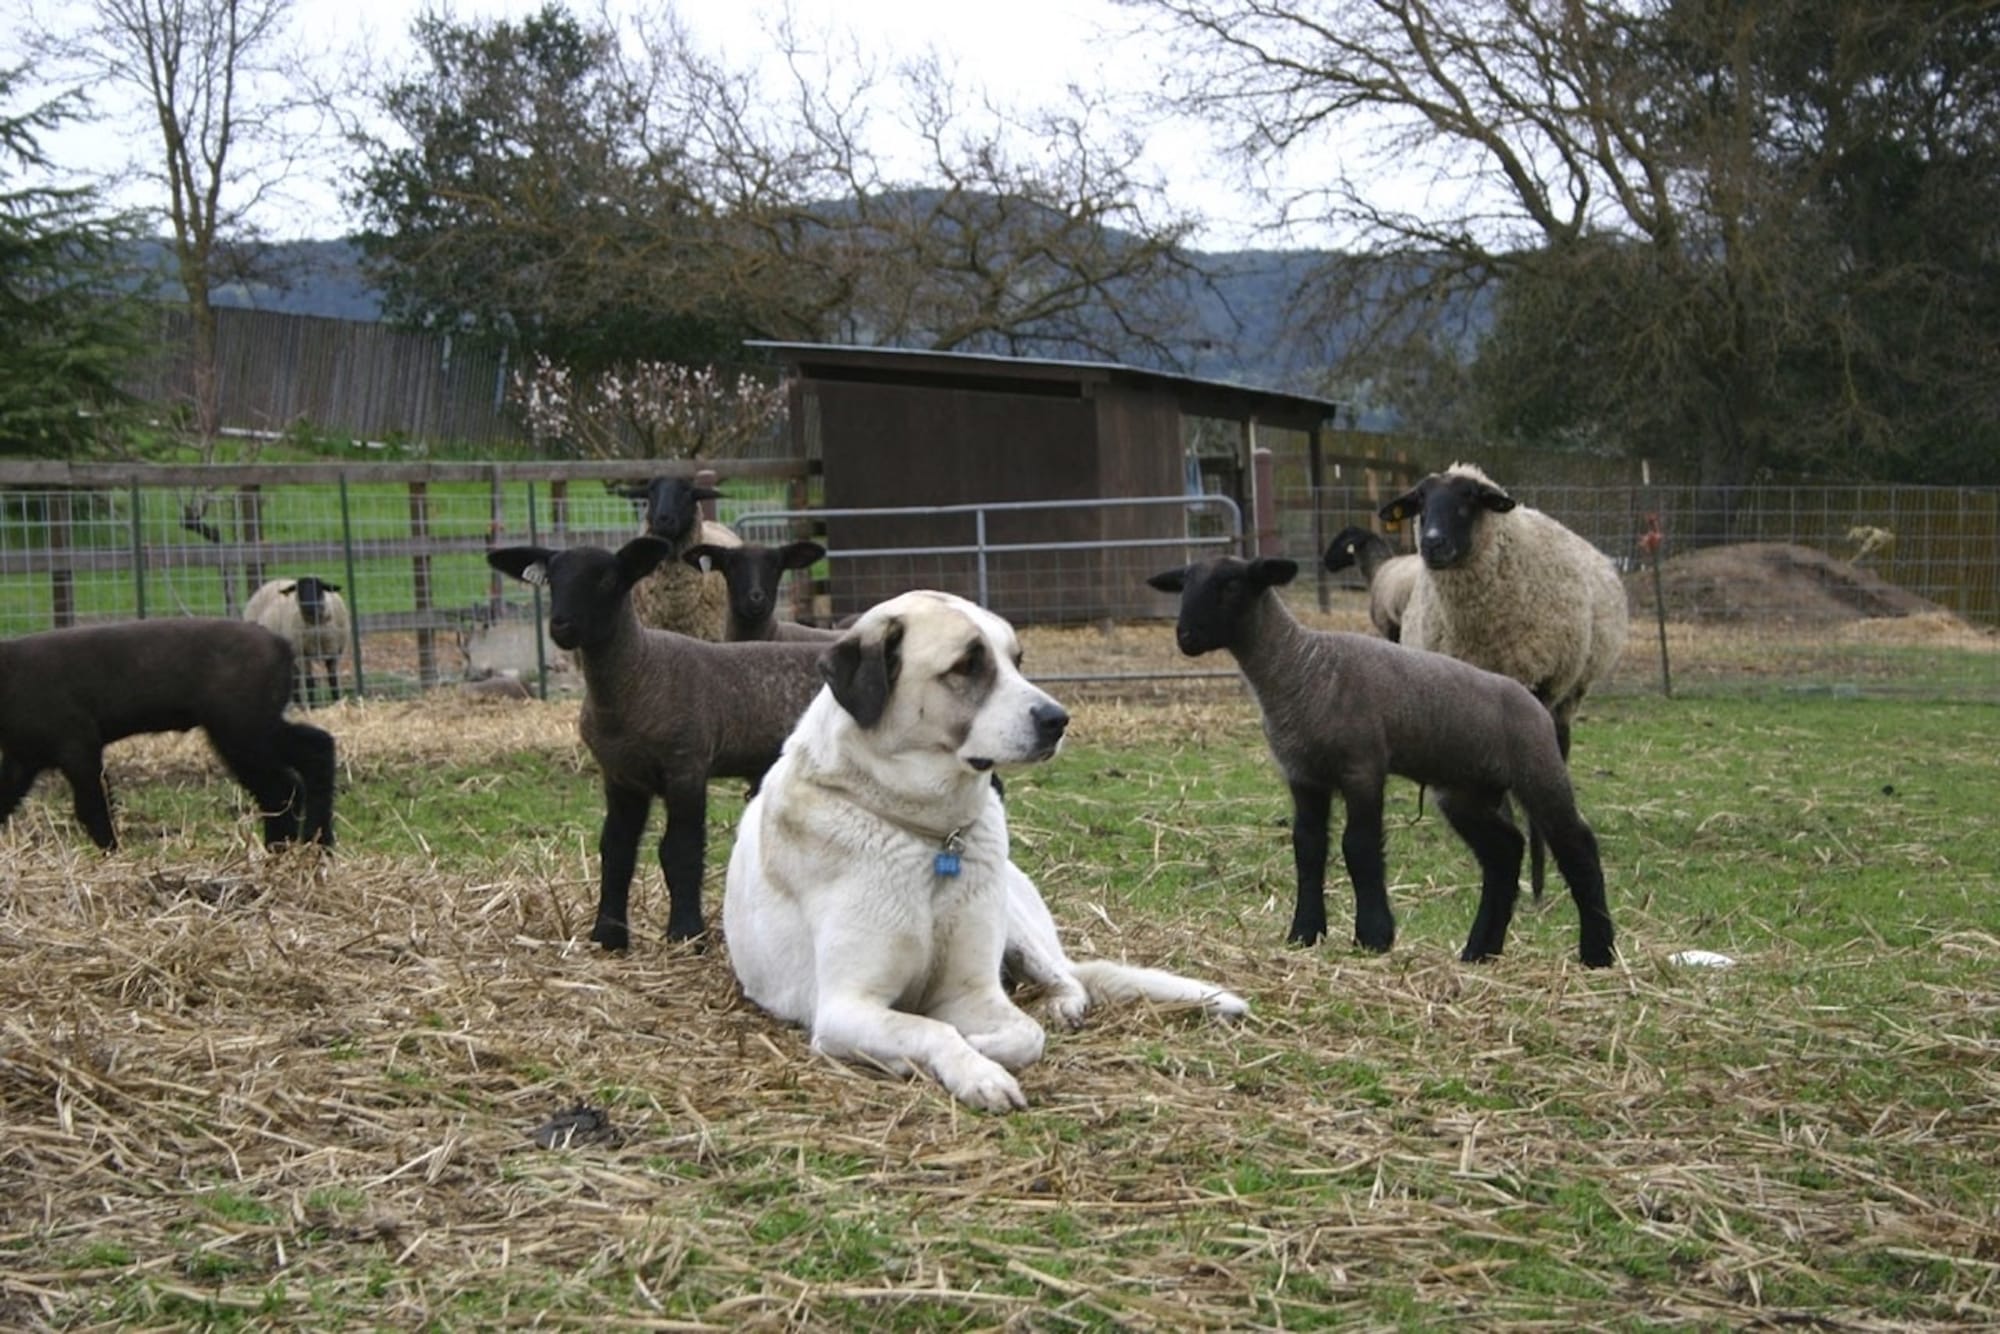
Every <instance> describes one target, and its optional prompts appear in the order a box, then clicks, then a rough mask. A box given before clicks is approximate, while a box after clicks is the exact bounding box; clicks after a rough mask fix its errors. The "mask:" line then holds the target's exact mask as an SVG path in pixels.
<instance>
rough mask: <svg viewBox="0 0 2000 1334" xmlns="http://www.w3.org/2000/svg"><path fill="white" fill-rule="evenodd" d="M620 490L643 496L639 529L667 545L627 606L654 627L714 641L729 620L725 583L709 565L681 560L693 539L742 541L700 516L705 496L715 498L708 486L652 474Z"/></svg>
mask: <svg viewBox="0 0 2000 1334" xmlns="http://www.w3.org/2000/svg"><path fill="white" fill-rule="evenodd" d="M621 494H622V495H625V496H627V497H630V498H631V499H634V500H639V499H643V500H644V501H645V502H646V523H645V527H644V528H643V529H642V530H641V531H642V532H645V533H648V534H650V535H652V536H653V537H657V538H659V539H660V540H661V541H662V542H665V543H666V544H667V545H668V547H670V548H671V551H670V553H669V557H668V559H666V560H664V561H662V562H661V563H660V567H659V569H657V570H655V571H654V572H653V574H652V575H651V577H649V578H647V579H645V580H643V581H641V582H640V584H639V585H638V586H637V587H635V588H634V589H633V590H632V607H633V610H634V611H636V612H637V613H638V616H639V624H641V625H643V626H646V627H648V628H649V629H653V630H673V631H675V632H677V633H679V634H684V635H692V636H693V637H694V638H696V639H706V640H709V641H710V642H719V641H720V640H722V639H723V638H725V637H726V635H727V632H728V625H729V585H728V583H727V582H726V581H725V580H724V579H723V577H722V576H721V575H720V574H718V573H714V572H712V571H703V570H701V569H699V568H690V567H689V566H687V565H685V564H683V563H682V561H681V559H680V558H681V557H682V556H683V555H685V554H686V553H687V551H688V549H689V548H691V547H694V546H696V545H703V544H705V545H708V546H715V547H734V546H741V545H742V543H743V539H742V538H740V537H738V536H737V535H736V533H735V532H734V531H733V530H732V529H730V528H729V527H728V526H727V525H724V524H719V523H716V522H715V521H714V520H712V519H704V518H703V517H702V515H701V506H702V503H703V502H705V501H710V500H720V499H721V498H722V493H721V492H720V491H717V490H715V489H714V488H713V487H707V486H696V485H695V484H694V483H692V482H690V481H688V480H687V479H686V478H684V477H656V478H654V479H653V480H652V481H650V482H648V483H646V484H645V485H643V486H638V487H628V488H625V489H624V490H623V491H622V492H621Z"/></svg>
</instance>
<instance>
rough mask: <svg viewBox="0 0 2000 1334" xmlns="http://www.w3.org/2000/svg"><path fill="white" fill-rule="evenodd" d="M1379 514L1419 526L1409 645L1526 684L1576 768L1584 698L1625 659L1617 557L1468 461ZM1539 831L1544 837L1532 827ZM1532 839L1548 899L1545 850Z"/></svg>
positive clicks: (1407, 614)
mask: <svg viewBox="0 0 2000 1334" xmlns="http://www.w3.org/2000/svg"><path fill="white" fill-rule="evenodd" d="M1381 517H1382V518H1383V519H1384V520H1387V521H1389V522H1396V523H1400V522H1403V521H1405V520H1412V519H1414V520H1415V521H1416V524H1417V555H1418V557H1419V559H1420V568H1419V570H1418V574H1417V580H1416V586H1415V588H1414V589H1413V590H1412V591H1411V594H1410V601H1409V605H1408V606H1407V607H1405V608H1404V611H1403V642H1404V643H1405V644H1408V645H1410V646H1411V647H1412V648H1425V649H1430V650H1432V651H1433V652H1436V653H1444V654H1448V655H1450V656H1451V657H1454V658H1457V659H1459V660H1460V661H1463V662H1469V663H1471V664H1472V665H1473V666H1475V667H1484V668H1485V669H1486V670H1487V671H1489V672H1499V673H1500V674H1501V675H1503V676H1511V677H1513V678H1514V679H1515V680H1516V681H1519V682H1520V683H1521V684H1522V685H1524V686H1526V687H1528V689H1529V690H1531V691H1533V692H1534V694H1535V698H1537V699H1539V700H1541V701H1542V703H1543V704H1544V705H1546V706H1547V708H1548V710H1549V713H1550V714H1551V715H1552V716H1553V717H1554V718H1555V723H1556V741H1557V744H1558V745H1559V746H1560V747H1561V749H1562V754H1563V758H1564V759H1565V760H1567V759H1568V758H1569V747H1570V726H1571V723H1572V722H1573V721H1574V719H1575V718H1576V713H1577V710H1578V708H1579V707H1580V706H1581V705H1582V703H1583V698H1584V696H1585V695H1586V694H1587V693H1588V692H1589V691H1590V688H1591V687H1592V686H1593V685H1595V684H1596V683H1597V682H1598V681H1601V680H1603V679H1604V678H1605V677H1606V676H1608V675H1609V674H1610V673H1611V670H1612V668H1613V667H1615V666H1617V664H1618V657H1619V655H1620V654H1621V653H1623V652H1624V651H1625V634H1626V623H1627V610H1626V603H1625V586H1624V584H1623V583H1622V582H1621V581H1620V580H1619V578H1618V572H1617V570H1616V569H1615V568H1613V566H1612V564H1611V562H1610V560H1609V559H1607V558H1606V557H1605V556H1604V554H1603V553H1602V552H1600V551H1599V550H1598V549H1597V548H1596V547H1594V546H1592V545H1591V544H1590V543H1589V542H1588V541H1586V540H1584V539H1583V538H1582V537H1579V536H1578V535H1577V534H1576V533H1574V532H1572V531H1571V530H1570V529H1568V528H1566V527H1564V526H1563V525H1562V524H1561V523H1560V522H1558V521H1557V520H1555V519H1552V518H1550V517H1549V516H1548V515H1546V514H1544V513H1542V512H1541V511H1540V510H1537V509H1533V508H1531V507H1529V506H1527V505H1522V504H1520V503H1519V502H1517V501H1516V500H1515V499H1514V498H1513V497H1512V496H1510V495H1508V494H1507V493H1506V491H1504V490H1502V489H1501V488H1500V487H1499V486H1498V485H1497V484H1495V483H1494V482H1493V480H1492V479H1491V478H1489V477H1487V475H1486V474H1485V473H1484V472H1482V471H1480V470H1479V469H1478V468H1477V467H1475V466H1474V465H1472V464H1469V463H1454V464H1452V465H1451V467H1449V468H1447V469H1445V471H1444V472H1442V473H1432V474H1431V475H1430V476H1428V477H1425V478H1424V479H1423V480H1422V481H1420V482H1418V483H1417V485H1416V486H1415V487H1413V488H1412V489H1411V490H1410V491H1409V492H1408V493H1407V494H1405V495H1402V496H1399V497H1397V498H1396V499H1395V500H1392V501H1390V502H1389V503H1388V504H1386V505H1384V506H1383V507H1382V510H1381ZM1530 832H1531V836H1533V835H1535V834H1537V832H1538V831H1536V830H1535V829H1534V827H1533V825H1532V822H1531V826H1530ZM1532 841H1533V853H1534V859H1533V866H1532V869H1531V875H1532V881H1533V885H1534V890H1535V893H1536V894H1538V895H1539V894H1540V893H1541V891H1542V881H1543V871H1542V848H1541V841H1540V838H1539V837H1538V836H1537V837H1533V840H1532Z"/></svg>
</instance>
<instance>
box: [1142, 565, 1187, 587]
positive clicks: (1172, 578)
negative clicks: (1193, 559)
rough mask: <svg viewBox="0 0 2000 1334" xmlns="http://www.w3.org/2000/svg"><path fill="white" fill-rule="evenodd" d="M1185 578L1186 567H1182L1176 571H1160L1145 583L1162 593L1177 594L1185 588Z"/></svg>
mask: <svg viewBox="0 0 2000 1334" xmlns="http://www.w3.org/2000/svg"><path fill="white" fill-rule="evenodd" d="M1187 576H1188V567H1187V566H1185V565H1183V566H1181V568H1180V569H1178V570H1161V571H1160V572H1159V573H1158V574H1156V575H1154V576H1152V577H1151V578H1150V579H1148V580H1146V582H1147V584H1149V585H1150V586H1152V587H1154V588H1157V589H1159V590H1160V591H1161V592H1162V593H1178V592H1180V591H1181V590H1182V589H1183V588H1186V587H1187Z"/></svg>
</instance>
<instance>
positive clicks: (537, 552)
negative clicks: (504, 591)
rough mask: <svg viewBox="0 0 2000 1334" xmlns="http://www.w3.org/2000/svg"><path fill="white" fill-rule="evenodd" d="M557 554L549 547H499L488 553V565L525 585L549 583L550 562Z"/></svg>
mask: <svg viewBox="0 0 2000 1334" xmlns="http://www.w3.org/2000/svg"><path fill="white" fill-rule="evenodd" d="M555 556H556V553H555V552H553V551H550V550H549V549H548V548H547V547H499V548H497V549H495V550H493V551H489V552H487V553H486V563H487V564H488V565H491V566H492V567H493V568H494V569H496V570H498V571H500V573H502V574H504V575H509V576H511V577H512V578H515V579H519V580H520V581H521V582H522V583H524V584H540V585H544V586H546V585H547V584H548V582H549V562H550V561H552V560H554V559H555Z"/></svg>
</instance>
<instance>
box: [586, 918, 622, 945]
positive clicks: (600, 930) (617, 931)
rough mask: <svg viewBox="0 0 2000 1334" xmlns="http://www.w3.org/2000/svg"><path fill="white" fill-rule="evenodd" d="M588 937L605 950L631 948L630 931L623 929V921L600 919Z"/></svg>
mask: <svg viewBox="0 0 2000 1334" xmlns="http://www.w3.org/2000/svg"><path fill="white" fill-rule="evenodd" d="M590 938H591V939H592V940H593V941H595V942H596V943H598V944H599V945H602V946H604V948H605V949H607V950H628V949H630V948H632V933H631V932H629V931H627V930H626V929H625V923H623V922H604V921H600V922H599V923H598V924H597V927H596V929H595V930H593V931H592V932H591V933H590Z"/></svg>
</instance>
